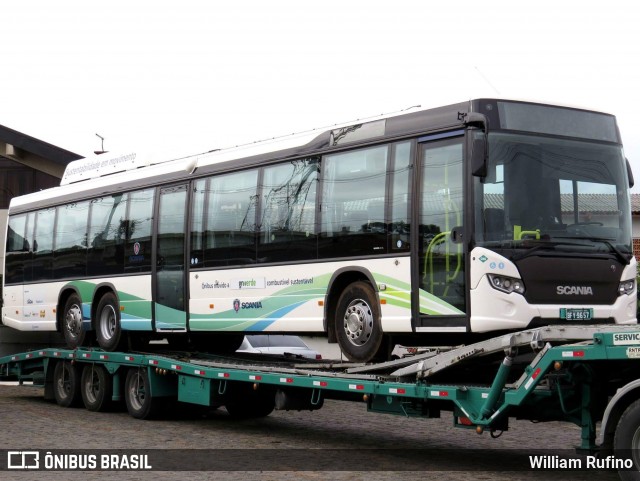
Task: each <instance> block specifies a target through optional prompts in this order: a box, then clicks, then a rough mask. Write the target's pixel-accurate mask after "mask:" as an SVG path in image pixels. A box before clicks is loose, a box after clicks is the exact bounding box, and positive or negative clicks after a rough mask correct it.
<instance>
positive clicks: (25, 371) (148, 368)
mask: <svg viewBox="0 0 640 481" xmlns="http://www.w3.org/2000/svg"><path fill="white" fill-rule="evenodd" d="M0 379H1V380H5V381H6V380H14V381H19V382H21V383H24V382H25V381H32V382H33V384H34V385H36V386H43V387H44V388H45V398H47V399H55V400H56V401H57V402H58V404H60V405H63V406H69V405H72V404H78V403H79V402H80V401H83V402H84V404H85V406H86V407H87V408H88V409H90V410H94V411H100V410H105V409H107V408H108V406H109V405H110V404H111V403H113V402H116V401H119V400H122V399H124V401H125V402H126V405H127V409H128V411H129V413H130V414H131V415H132V416H134V417H136V418H142V419H146V418H152V417H154V416H156V415H158V414H159V413H160V412H161V410H162V408H163V407H164V406H166V404H167V403H168V402H171V401H175V400H177V401H181V402H185V403H191V404H196V405H201V406H213V407H218V406H225V407H226V408H227V410H228V411H229V413H230V414H231V415H232V416H236V417H261V416H265V415H268V414H269V413H270V412H271V411H272V410H273V409H274V407H275V408H276V409H295V410H300V409H308V410H314V409H319V408H321V407H322V403H323V401H324V399H341V400H351V401H360V402H365V403H366V405H367V409H368V410H369V411H371V412H381V413H392V414H397V415H402V416H416V417H440V416H441V413H442V412H443V411H448V412H451V413H452V415H453V424H454V426H456V427H461V428H466V429H475V430H476V431H477V432H478V433H482V432H485V431H489V432H491V433H492V434H494V435H495V434H497V433H501V432H502V431H505V430H507V429H508V424H509V418H510V417H517V418H524V419H531V420H535V421H566V422H571V423H573V424H576V425H578V426H580V427H581V433H582V434H581V440H580V443H579V446H577V448H578V449H579V450H580V451H581V452H584V453H587V452H588V453H604V454H605V455H608V454H611V453H613V452H614V450H615V452H622V451H624V452H625V453H627V454H626V455H627V456H631V457H632V458H633V460H634V463H635V466H636V467H638V466H640V455H639V454H638V453H640V326H635V325H634V326H611V325H606V326H549V327H543V328H538V329H532V330H527V331H521V332H517V333H511V334H506V335H503V336H499V337H496V338H493V339H489V340H486V341H482V342H479V343H476V344H471V345H468V346H462V347H458V348H451V349H444V350H443V349H427V351H426V352H424V353H422V354H420V355H416V356H413V357H410V358H403V359H400V360H396V361H390V362H386V363H380V364H373V365H353V364H344V363H341V362H339V361H335V362H334V361H328V362H323V363H317V362H314V363H308V362H306V363H301V362H297V361H296V362H291V361H290V360H283V359H274V358H271V359H268V358H250V359H248V358H239V357H237V358H236V357H232V358H222V357H216V356H210V355H209V356H207V355H198V354H194V353H188V352H179V353H178V352H168V351H159V352H150V353H142V352H139V353H138V352H130V353H126V352H105V351H102V350H99V349H76V350H68V349H55V348H48V349H41V350H36V351H29V352H25V353H20V354H15V355H12V356H7V357H4V358H0ZM599 422H600V423H601V427H600V437H599V439H596V424H597V423H599ZM621 450H622V451H621ZM621 474H623V472H621ZM636 474H637V473H636Z"/></svg>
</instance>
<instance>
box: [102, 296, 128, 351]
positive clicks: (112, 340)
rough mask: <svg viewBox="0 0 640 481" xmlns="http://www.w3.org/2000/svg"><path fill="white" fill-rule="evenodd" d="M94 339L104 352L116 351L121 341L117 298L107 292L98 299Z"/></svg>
mask: <svg viewBox="0 0 640 481" xmlns="http://www.w3.org/2000/svg"><path fill="white" fill-rule="evenodd" d="M96 317H97V319H96V337H97V338H98V344H99V345H100V347H101V348H102V349H104V350H105V351H117V350H118V349H119V347H120V344H121V341H122V338H123V336H122V328H121V326H120V309H119V307H118V298H117V297H116V296H115V294H113V293H112V292H107V293H106V294H105V295H103V296H102V297H101V298H100V302H99V303H98V308H97V310H96Z"/></svg>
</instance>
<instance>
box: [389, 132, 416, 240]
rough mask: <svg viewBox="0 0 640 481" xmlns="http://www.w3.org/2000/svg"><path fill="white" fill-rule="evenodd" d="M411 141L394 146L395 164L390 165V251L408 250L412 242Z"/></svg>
mask: <svg viewBox="0 0 640 481" xmlns="http://www.w3.org/2000/svg"><path fill="white" fill-rule="evenodd" d="M410 172H411V142H403V143H400V144H396V145H394V146H393V164H392V166H390V167H389V175H391V182H390V185H391V192H389V193H388V194H387V195H388V199H389V200H388V202H389V204H391V225H390V229H389V250H390V252H403V251H408V250H409V247H410V244H409V240H410V235H409V234H410V227H411V222H410V219H411V212H410V210H409V209H410V205H411V203H410V202H409V199H411V176H410V175H409V174H410Z"/></svg>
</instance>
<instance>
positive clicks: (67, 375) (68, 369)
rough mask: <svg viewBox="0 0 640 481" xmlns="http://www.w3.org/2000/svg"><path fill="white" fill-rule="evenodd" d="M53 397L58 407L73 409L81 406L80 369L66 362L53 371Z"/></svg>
mask: <svg viewBox="0 0 640 481" xmlns="http://www.w3.org/2000/svg"><path fill="white" fill-rule="evenodd" d="M53 395H54V397H55V399H56V403H57V404H58V406H62V407H65V408H67V407H71V406H78V405H79V404H80V399H81V396H80V374H79V372H78V368H77V367H76V366H75V365H74V364H71V363H70V362H66V361H59V362H57V363H56V367H55V368H54V370H53Z"/></svg>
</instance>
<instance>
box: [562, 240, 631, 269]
mask: <svg viewBox="0 0 640 481" xmlns="http://www.w3.org/2000/svg"><path fill="white" fill-rule="evenodd" d="M556 238H558V239H581V240H588V241H591V242H602V243H603V244H604V245H606V246H607V248H608V249H609V252H612V253H613V254H615V256H616V258H617V259H618V260H619V261H620V262H621V263H622V264H625V265H629V262H631V257H632V255H631V254H627V255H625V253H624V252H622V251H621V250H620V249H618V248H617V247H616V246H615V245H614V244H612V243H611V241H612V240H613V239H605V238H602V237H583V236H580V237H556ZM576 245H578V244H576Z"/></svg>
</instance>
